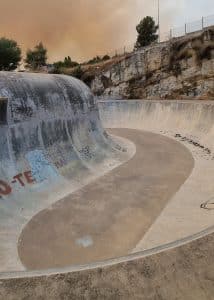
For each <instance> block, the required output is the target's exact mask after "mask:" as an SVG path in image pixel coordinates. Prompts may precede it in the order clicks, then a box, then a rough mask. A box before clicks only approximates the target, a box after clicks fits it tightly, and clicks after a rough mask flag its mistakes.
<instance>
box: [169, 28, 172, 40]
mask: <svg viewBox="0 0 214 300" xmlns="http://www.w3.org/2000/svg"><path fill="white" fill-rule="evenodd" d="M169 39H170V40H171V39H172V28H171V29H170V32H169Z"/></svg>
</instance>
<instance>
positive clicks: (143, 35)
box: [135, 16, 158, 49]
mask: <svg viewBox="0 0 214 300" xmlns="http://www.w3.org/2000/svg"><path fill="white" fill-rule="evenodd" d="M136 30H137V33H138V37H137V42H136V44H135V49H138V48H141V47H145V46H148V45H150V44H151V43H152V42H155V41H157V39H158V35H157V34H156V32H157V30H158V26H157V25H155V21H154V20H153V18H152V17H149V16H147V17H145V18H144V19H143V20H141V21H140V23H139V24H138V25H137V26H136Z"/></svg>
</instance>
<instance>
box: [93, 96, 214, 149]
mask: <svg viewBox="0 0 214 300" xmlns="http://www.w3.org/2000/svg"><path fill="white" fill-rule="evenodd" d="M99 108H100V115H101V119H102V122H103V125H104V127H111V128H114V127H116V128H120V127H121V128H126V127H127V128H135V129H143V130H148V131H154V132H159V133H166V134H169V135H170V134H171V135H173V134H176V133H177V134H181V135H183V136H184V135H185V136H186V137H190V138H191V137H192V138H193V139H195V142H197V141H198V142H199V141H200V142H201V143H202V144H203V145H204V146H206V147H209V148H210V150H213V148H214V138H213V137H214V122H213V120H214V104H213V102H207V101H181V100H178V101H177V100H172V101H168V100H164V101H151V100H144V101H139V100H130V101H120V100H118V101H103V102H102V101H101V102H100V103H99Z"/></svg>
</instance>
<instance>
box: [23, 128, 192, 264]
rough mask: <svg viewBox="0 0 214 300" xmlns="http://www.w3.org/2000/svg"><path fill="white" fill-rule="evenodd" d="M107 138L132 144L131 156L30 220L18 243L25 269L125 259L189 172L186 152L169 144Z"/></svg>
mask: <svg viewBox="0 0 214 300" xmlns="http://www.w3.org/2000/svg"><path fill="white" fill-rule="evenodd" d="M109 133H111V134H114V135H117V136H120V137H123V138H126V139H129V140H131V141H132V142H133V143H134V144H135V145H136V154H135V155H134V157H133V158H132V159H130V160H129V161H128V162H126V163H124V164H123V165H121V166H119V167H118V168H116V169H114V170H113V171H110V172H109V173H108V174H106V175H104V176H102V177H100V178H99V179H98V180H96V181H95V182H92V183H90V184H88V185H86V186H85V187H83V188H82V189H80V190H79V191H77V192H75V193H73V194H71V195H69V196H67V197H66V198H64V199H62V200H60V201H58V202H57V203H55V204H53V205H52V206H51V208H47V209H45V210H43V211H41V212H39V213H38V214H37V215H35V216H34V217H33V218H32V219H31V220H30V222H29V223H28V224H27V225H26V226H25V228H24V229H23V231H22V233H21V236H20V238H19V243H18V252H19V256H20V259H21V261H22V263H23V265H24V266H25V267H26V268H27V269H30V270H35V269H47V268H56V267H65V266H68V265H72V264H85V263H90V262H94V261H101V260H106V259H109V258H113V257H118V256H124V255H127V254H129V253H130V252H132V251H133V249H134V248H135V247H136V245H137V244H138V243H139V242H140V240H141V239H142V238H143V236H144V235H145V234H146V232H147V231H148V229H149V228H150V226H151V225H152V224H153V223H154V221H155V220H156V219H157V217H158V216H159V215H160V213H161V212H162V210H163V209H164V207H165V206H166V204H167V203H168V201H169V200H170V199H171V198H172V197H173V196H174V194H175V193H176V192H177V191H178V189H179V188H180V187H181V185H182V184H183V183H184V182H185V180H186V179H187V178H188V177H189V175H190V174H191V172H192V169H193V166H194V159H193V157H192V155H191V153H190V151H189V150H188V149H187V148H186V147H184V146H183V145H182V144H181V143H179V142H177V141H175V140H173V139H170V138H168V137H165V136H163V135H159V134H154V133H151V132H145V131H142V130H133V129H111V130H109ZM175 235H176V234H175Z"/></svg>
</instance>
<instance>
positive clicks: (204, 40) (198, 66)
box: [82, 27, 214, 100]
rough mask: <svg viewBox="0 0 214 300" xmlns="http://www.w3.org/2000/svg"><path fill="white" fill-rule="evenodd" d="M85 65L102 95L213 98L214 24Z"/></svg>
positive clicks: (113, 96) (144, 97)
mask: <svg viewBox="0 0 214 300" xmlns="http://www.w3.org/2000/svg"><path fill="white" fill-rule="evenodd" d="M84 68H85V69H84V74H83V76H82V79H83V80H85V81H86V83H88V84H89V85H90V86H91V88H92V90H93V92H94V94H95V95H96V96H100V97H102V98H103V97H105V98H112V99H121V98H123V99H154V98H155V99H188V98H196V99H213V100H214V27H209V28H206V29H204V30H203V31H200V32H195V33H192V34H188V35H186V36H184V37H180V38H173V39H171V40H170V41H168V42H164V43H160V44H156V45H152V46H149V47H145V48H143V49H141V50H139V51H136V52H133V53H131V54H128V55H125V56H123V57H119V58H117V59H115V60H110V61H108V62H106V63H105V64H100V65H94V66H93V67H92V66H85V67H84ZM87 77H88V78H90V80H89V81H88V82H87Z"/></svg>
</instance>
